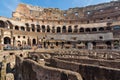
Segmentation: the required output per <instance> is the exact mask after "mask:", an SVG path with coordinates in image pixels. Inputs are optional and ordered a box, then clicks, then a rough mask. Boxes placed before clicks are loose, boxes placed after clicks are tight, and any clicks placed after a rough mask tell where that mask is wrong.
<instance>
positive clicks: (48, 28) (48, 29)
mask: <svg viewBox="0 0 120 80" xmlns="http://www.w3.org/2000/svg"><path fill="white" fill-rule="evenodd" d="M47 32H48V33H49V32H50V26H49V25H48V26H47Z"/></svg>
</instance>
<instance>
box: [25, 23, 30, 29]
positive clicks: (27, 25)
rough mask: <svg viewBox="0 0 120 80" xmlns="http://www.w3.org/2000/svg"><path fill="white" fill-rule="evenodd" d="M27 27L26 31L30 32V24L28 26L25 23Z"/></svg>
mask: <svg viewBox="0 0 120 80" xmlns="http://www.w3.org/2000/svg"><path fill="white" fill-rule="evenodd" d="M25 25H26V31H30V27H29V24H28V23H25Z"/></svg>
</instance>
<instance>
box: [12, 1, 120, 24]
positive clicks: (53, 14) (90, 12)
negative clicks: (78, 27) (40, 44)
mask: <svg viewBox="0 0 120 80" xmlns="http://www.w3.org/2000/svg"><path fill="white" fill-rule="evenodd" d="M119 6H120V2H119V1H113V2H108V3H102V4H97V5H90V6H86V7H81V8H79V7H76V8H70V9H68V10H60V9H57V8H41V7H37V6H31V5H27V4H19V5H18V8H17V9H16V11H15V12H14V13H13V18H20V19H23V18H24V19H25V18H28V20H29V19H33V20H35V19H39V20H41V19H42V20H59V21H61V20H71V21H73V22H76V21H79V22H81V23H82V22H83V23H89V22H92V23H94V22H102V21H110V20H116V18H117V19H118V20H119V19H120V18H119ZM101 14H102V15H101ZM91 19H92V20H91ZM74 20H75V21H74ZM71 21H70V22H71Z"/></svg>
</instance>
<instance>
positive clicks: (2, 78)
mask: <svg viewBox="0 0 120 80" xmlns="http://www.w3.org/2000/svg"><path fill="white" fill-rule="evenodd" d="M0 80H6V59H4V60H3V61H2V65H1V79H0Z"/></svg>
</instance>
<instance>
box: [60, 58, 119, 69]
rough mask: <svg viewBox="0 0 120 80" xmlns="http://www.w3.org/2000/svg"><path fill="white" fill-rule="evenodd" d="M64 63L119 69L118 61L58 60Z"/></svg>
mask: <svg viewBox="0 0 120 80" xmlns="http://www.w3.org/2000/svg"><path fill="white" fill-rule="evenodd" d="M59 59H62V60H65V61H73V62H77V63H83V64H92V65H97V66H105V67H111V68H118V69H120V61H115V60H100V59H99V60H98V59H80V58H79V59H77V58H59Z"/></svg>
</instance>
